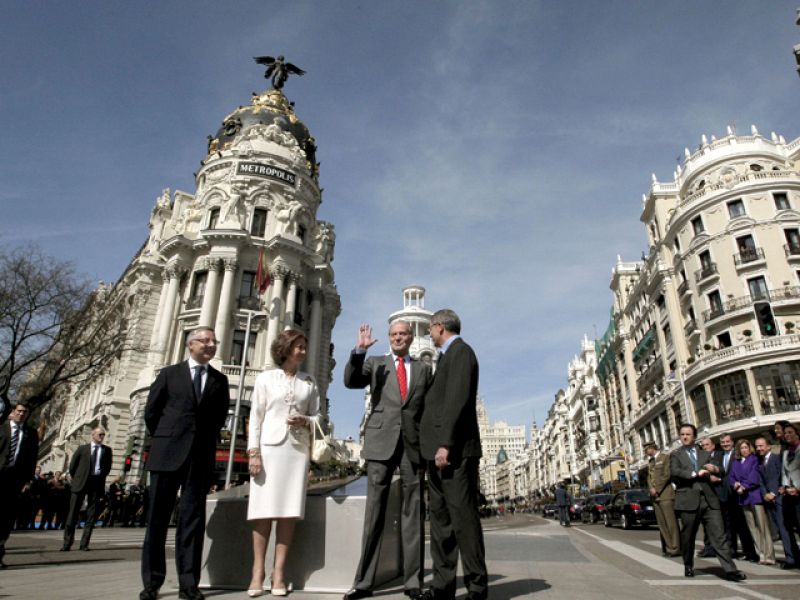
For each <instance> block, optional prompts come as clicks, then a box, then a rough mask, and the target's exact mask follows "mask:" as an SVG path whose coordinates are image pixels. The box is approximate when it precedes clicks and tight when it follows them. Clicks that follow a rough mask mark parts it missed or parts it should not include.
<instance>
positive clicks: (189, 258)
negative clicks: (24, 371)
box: [42, 89, 341, 479]
mask: <svg viewBox="0 0 800 600" xmlns="http://www.w3.org/2000/svg"><path fill="white" fill-rule="evenodd" d="M315 152H316V146H315V141H314V138H313V137H312V136H311V135H310V133H309V131H308V129H307V128H306V126H305V125H304V124H303V123H302V122H301V121H300V120H299V119H298V118H297V116H296V115H295V112H294V107H293V103H290V102H289V100H288V99H287V98H286V97H285V96H284V95H283V93H282V92H281V91H280V90H276V89H271V90H267V91H265V92H263V93H261V94H254V95H253V97H252V99H251V102H250V104H249V105H247V106H240V107H239V108H237V109H236V110H234V111H233V112H232V113H231V114H230V115H228V116H227V117H226V118H225V119H224V120H223V122H222V125H221V126H220V128H219V130H218V131H217V133H216V134H215V135H214V136H209V141H208V147H207V148H206V149H205V151H204V158H203V160H202V161H201V167H200V170H199V171H198V173H197V174H196V176H195V181H196V189H195V192H194V194H190V193H186V192H180V191H178V192H175V193H174V194H171V193H170V191H169V190H164V192H163V194H162V195H161V196H160V197H158V198H157V200H156V202H155V206H154V207H153V209H152V212H151V217H150V223H149V228H150V235H149V237H148V239H147V241H146V242H145V243H144V245H143V246H142V248H141V249H140V250H139V252H138V253H137V254H136V255H135V257H134V258H133V260H132V261H131V263H130V264H129V265H128V266H127V267H126V269H125V271H124V273H123V275H122V277H121V278H120V279H119V281H117V282H116V284H114V285H113V286H108V287H107V288H105V289H104V290H103V293H105V294H111V295H113V297H114V302H115V304H116V306H119V307H121V310H122V313H123V317H124V322H125V324H126V327H125V328H124V334H125V335H127V336H129V337H130V338H131V340H135V342H136V343H135V344H133V343H132V344H131V345H130V347H131V348H133V347H135V348H136V349H135V350H134V349H128V350H125V351H124V352H122V353H121V354H120V355H119V356H117V357H116V358H115V359H114V360H112V361H111V362H110V364H109V365H108V368H107V370H106V375H105V376H104V377H101V378H98V379H96V380H93V381H87V382H85V384H84V385H82V386H76V387H75V388H74V389H73V390H71V391H70V393H69V394H66V395H65V396H64V397H63V398H61V401H60V402H59V403H57V404H58V405H57V407H55V408H53V409H52V412H53V413H54V414H53V415H51V418H50V420H51V421H52V422H53V424H51V427H50V429H49V431H48V435H49V436H50V438H51V441H50V443H48V445H47V448H48V450H47V454H46V455H45V456H43V457H42V463H43V465H44V466H45V468H48V469H61V468H63V467H64V466H65V464H66V461H67V460H68V457H69V455H71V453H72V451H73V450H74V449H75V448H76V447H77V446H78V445H80V444H82V443H85V441H86V439H87V437H88V433H89V431H91V429H92V427H94V426H95V425H97V424H101V425H103V426H104V427H105V428H106V429H107V430H108V437H107V440H108V442H109V443H110V444H111V445H112V447H113V449H114V451H115V465H114V469H113V472H115V473H116V472H118V471H119V470H120V469H121V466H122V461H123V460H124V457H125V456H126V455H131V456H132V469H131V473H130V477H131V478H135V479H138V478H139V477H140V476H141V475H142V470H143V463H144V461H143V454H144V453H145V451H146V431H145V424H144V406H145V404H146V400H147V395H148V391H149V387H150V384H151V383H152V381H153V380H154V378H155V376H156V375H157V373H158V371H159V370H160V369H161V368H162V367H163V366H165V365H169V364H172V363H175V362H179V361H181V360H183V359H184V358H186V356H187V349H186V338H187V335H188V334H189V332H190V331H191V330H192V329H194V328H195V327H198V326H201V325H208V326H212V327H214V330H215V332H216V336H217V338H218V339H219V345H218V349H217V355H216V358H215V359H214V360H213V363H212V364H213V365H214V366H215V367H216V368H218V369H220V370H221V371H222V372H224V373H225V374H226V375H227V376H228V378H229V380H230V384H231V399H232V401H233V402H235V401H236V396H237V393H238V392H239V390H240V389H241V393H242V398H241V399H242V405H243V411H242V413H241V414H242V417H241V419H240V422H239V424H238V432H239V435H240V436H244V435H246V427H245V425H246V416H247V414H248V412H249V397H250V393H251V391H252V386H253V383H254V381H255V377H256V375H257V374H258V373H259V372H261V371H262V370H263V369H264V368H271V367H274V366H276V365H273V364H272V359H271V357H270V352H269V348H270V345H271V343H272V342H273V340H275V338H276V337H277V335H278V334H279V333H280V332H281V331H282V330H284V329H288V328H298V329H301V330H302V331H303V332H304V333H305V334H306V336H307V337H308V340H309V344H308V356H307V359H306V362H305V364H304V366H303V369H304V370H306V371H308V372H309V373H311V374H312V375H313V376H314V377H315V378H316V380H317V383H318V386H319V390H320V395H321V398H322V400H323V412H324V413H325V415H326V416H327V402H326V394H327V389H328V386H329V383H330V380H331V374H332V369H333V367H334V362H333V358H332V352H331V331H332V329H333V326H334V323H335V321H336V318H337V316H338V314H339V312H340V310H341V308H340V300H339V294H338V292H337V290H336V286H335V284H334V273H333V269H332V267H331V262H332V260H333V250H334V243H335V233H334V228H333V225H332V224H330V223H326V222H324V221H319V220H317V218H316V215H317V210H318V208H319V206H320V203H321V201H322V196H321V189H320V186H319V180H318V177H319V172H318V165H317V163H316V158H315ZM260 263H261V269H262V270H263V271H264V272H266V271H268V273H269V276H270V278H271V282H270V285H269V287H268V288H267V290H266V292H265V293H263V294H259V291H258V283H257V272H258V271H259V264H260ZM248 317H250V318H249V319H248ZM248 325H249V327H250V332H249V335H247V334H246V328H247V326H248ZM246 338H247V343H245V339H246ZM245 345H246V346H247V347H246V348H245ZM242 374H243V381H241V382H240V378H241V376H242ZM240 383H241V384H242V385H241V386H240V385H239V384H240ZM59 413H60V414H59ZM232 416H233V411H232V410H231V418H230V419H229V423H228V424H227V425H226V429H225V430H223V437H224V435H225V434H226V432H227V435H228V436H230V429H231V425H232V418H233V417H232ZM55 417H57V418H58V422H57V423H56V422H55ZM221 441H222V440H221ZM241 443H242V445H243V444H244V439H242V440H241ZM218 455H219V453H218ZM218 459H223V460H224V459H226V457H219V456H218ZM243 464H244V468H245V470H246V460H245V461H244V462H243Z"/></svg>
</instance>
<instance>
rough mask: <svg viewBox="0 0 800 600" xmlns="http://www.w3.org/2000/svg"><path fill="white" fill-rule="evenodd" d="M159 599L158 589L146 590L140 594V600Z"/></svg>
mask: <svg viewBox="0 0 800 600" xmlns="http://www.w3.org/2000/svg"><path fill="white" fill-rule="evenodd" d="M157 598H158V588H145V589H143V590H142V591H141V592H139V600H156V599H157Z"/></svg>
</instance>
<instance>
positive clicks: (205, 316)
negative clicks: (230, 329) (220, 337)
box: [199, 256, 222, 326]
mask: <svg viewBox="0 0 800 600" xmlns="http://www.w3.org/2000/svg"><path fill="white" fill-rule="evenodd" d="M203 265H204V266H205V268H206V269H208V281H207V282H206V293H205V296H203V306H202V308H201V309H200V321H199V324H200V325H208V326H211V324H212V323H214V318H215V317H216V314H215V313H216V308H217V305H218V304H219V271H220V269H221V267H222V261H221V260H220V259H219V258H216V257H214V256H206V257H205V258H204V259H203Z"/></svg>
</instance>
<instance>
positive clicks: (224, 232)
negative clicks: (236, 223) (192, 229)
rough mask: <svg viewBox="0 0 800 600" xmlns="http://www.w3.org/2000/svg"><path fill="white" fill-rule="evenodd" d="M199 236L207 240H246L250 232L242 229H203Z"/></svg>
mask: <svg viewBox="0 0 800 600" xmlns="http://www.w3.org/2000/svg"><path fill="white" fill-rule="evenodd" d="M200 236H201V237H202V238H204V239H206V240H208V241H209V242H214V241H234V240H235V241H238V242H247V241H248V240H249V239H250V234H249V233H248V232H247V231H245V230H244V229H203V230H201V231H200Z"/></svg>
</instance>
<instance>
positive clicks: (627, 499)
mask: <svg viewBox="0 0 800 600" xmlns="http://www.w3.org/2000/svg"><path fill="white" fill-rule="evenodd" d="M603 523H605V526H606V527H611V526H612V525H614V524H615V523H619V524H620V525H621V526H622V528H623V529H630V528H631V527H633V526H634V525H640V526H641V527H648V526H650V525H655V524H656V511H655V510H654V509H653V502H652V501H651V500H650V494H649V493H648V492H647V490H642V489H632V490H622V491H621V492H617V494H616V495H615V496H614V497H613V498H612V499H611V502H609V503H608V504H607V505H606V510H605V512H604V513H603Z"/></svg>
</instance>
